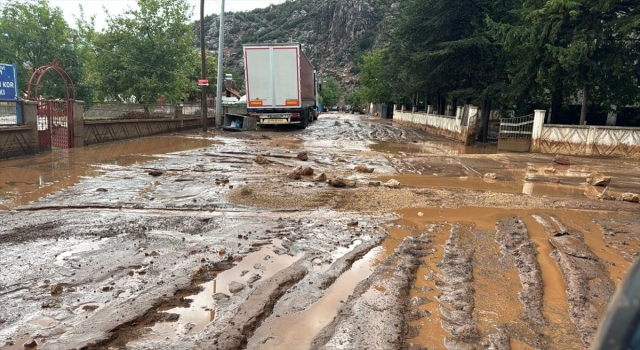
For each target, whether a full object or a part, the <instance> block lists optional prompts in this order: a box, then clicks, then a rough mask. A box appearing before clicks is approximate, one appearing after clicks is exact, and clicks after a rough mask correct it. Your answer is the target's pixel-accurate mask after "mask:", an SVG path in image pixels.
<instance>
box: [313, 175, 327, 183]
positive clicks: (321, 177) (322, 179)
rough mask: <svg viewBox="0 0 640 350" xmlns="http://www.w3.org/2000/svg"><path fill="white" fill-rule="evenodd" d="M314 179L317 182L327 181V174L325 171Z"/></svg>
mask: <svg viewBox="0 0 640 350" xmlns="http://www.w3.org/2000/svg"><path fill="white" fill-rule="evenodd" d="M313 181H315V182H325V181H327V175H326V174H325V173H322V174H320V175H318V176H316V177H314V178H313Z"/></svg>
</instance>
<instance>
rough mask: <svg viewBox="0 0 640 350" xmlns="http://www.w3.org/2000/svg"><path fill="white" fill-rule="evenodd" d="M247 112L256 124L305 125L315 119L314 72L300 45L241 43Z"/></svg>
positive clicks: (303, 126) (302, 126)
mask: <svg viewBox="0 0 640 350" xmlns="http://www.w3.org/2000/svg"><path fill="white" fill-rule="evenodd" d="M244 69H245V79H246V80H245V81H246V86H247V112H248V114H249V115H250V116H251V117H253V118H255V119H256V122H257V124H258V125H261V126H265V125H287V124H294V125H297V126H298V127H300V128H303V129H304V128H306V127H307V125H309V123H310V122H312V121H314V120H316V119H317V118H318V117H317V106H318V88H317V81H316V79H317V78H316V72H315V70H314V69H313V66H312V65H311V63H310V62H309V60H308V59H307V57H306V56H305V54H304V52H302V48H301V47H300V44H297V43H294V44H253V45H244Z"/></svg>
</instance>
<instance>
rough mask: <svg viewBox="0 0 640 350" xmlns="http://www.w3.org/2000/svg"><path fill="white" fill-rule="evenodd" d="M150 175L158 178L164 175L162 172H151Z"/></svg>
mask: <svg viewBox="0 0 640 350" xmlns="http://www.w3.org/2000/svg"><path fill="white" fill-rule="evenodd" d="M149 175H151V176H155V177H158V176H160V175H162V171H159V170H152V171H150V172H149Z"/></svg>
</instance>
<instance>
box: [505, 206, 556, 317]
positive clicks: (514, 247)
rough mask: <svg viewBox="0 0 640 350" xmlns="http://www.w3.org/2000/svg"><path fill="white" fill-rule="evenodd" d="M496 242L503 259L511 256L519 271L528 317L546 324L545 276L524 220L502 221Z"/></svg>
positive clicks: (521, 294)
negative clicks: (543, 299)
mask: <svg viewBox="0 0 640 350" xmlns="http://www.w3.org/2000/svg"><path fill="white" fill-rule="evenodd" d="M496 241H497V242H498V243H499V244H500V248H501V251H502V255H503V256H511V258H512V259H513V264H514V265H515V266H516V268H517V269H518V275H519V277H520V282H521V284H522V290H521V291H520V292H518V296H519V298H520V301H521V302H522V304H523V305H524V309H525V313H526V317H527V319H528V320H529V321H531V322H534V323H537V324H542V325H544V324H546V323H547V320H545V318H544V316H543V315H542V295H543V285H542V273H541V271H540V264H539V263H538V259H537V256H536V255H537V253H536V248H535V245H534V243H533V242H532V241H531V240H530V239H529V234H528V232H527V229H526V226H525V225H524V223H523V221H522V220H521V219H520V218H518V217H514V218H513V219H511V220H509V219H507V220H501V221H499V222H498V224H497V225H496Z"/></svg>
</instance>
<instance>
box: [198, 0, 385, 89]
mask: <svg viewBox="0 0 640 350" xmlns="http://www.w3.org/2000/svg"><path fill="white" fill-rule="evenodd" d="M393 3H394V0H288V1H287V2H285V3H283V4H279V5H271V6H270V7H267V8H264V9H255V10H252V11H249V12H228V13H227V14H226V16H225V35H226V38H225V67H228V68H229V69H232V70H233V71H236V72H238V73H239V72H241V71H242V70H243V63H242V44H247V43H269V42H278V43H281V42H291V41H297V42H300V43H302V44H304V52H305V53H306V54H307V56H308V57H309V59H310V60H311V63H312V64H313V65H314V66H315V67H316V69H317V71H318V74H319V75H320V79H322V78H324V77H327V76H334V77H336V78H338V80H339V81H341V82H342V84H343V85H344V87H345V89H346V90H353V89H354V88H355V87H356V84H357V81H358V79H357V73H358V69H357V67H356V63H357V62H358V60H359V57H360V56H361V54H362V53H363V52H366V51H368V50H370V49H371V48H373V47H375V46H376V45H380V43H382V42H383V41H384V40H385V33H386V32H388V30H387V29H388V28H386V27H387V24H386V23H387V22H388V21H387V20H388V18H389V16H390V11H389V10H390V9H391V8H392V7H394V6H393ZM227 10H229V8H227ZM230 10H233V8H231V9H230ZM219 23H220V22H219V17H218V16H217V15H216V16H209V17H207V18H205V31H206V34H205V35H206V38H205V40H206V46H207V49H208V50H211V51H216V52H217V50H218V29H219V27H220V24H219ZM195 32H196V37H197V38H198V39H197V40H198V43H199V40H200V35H199V23H196V28H195ZM197 45H198V46H199V44H197Z"/></svg>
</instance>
